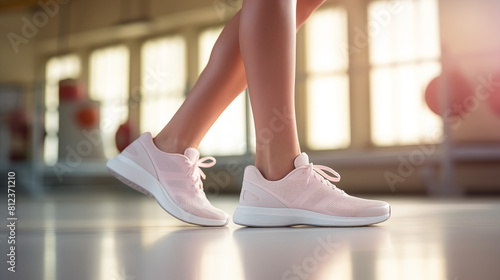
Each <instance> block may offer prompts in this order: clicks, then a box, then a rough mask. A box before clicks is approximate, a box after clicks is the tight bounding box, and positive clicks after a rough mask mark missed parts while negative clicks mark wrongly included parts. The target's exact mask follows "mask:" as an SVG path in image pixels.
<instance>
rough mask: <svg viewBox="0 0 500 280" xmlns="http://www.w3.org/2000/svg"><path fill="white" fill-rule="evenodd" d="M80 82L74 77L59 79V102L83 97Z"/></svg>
mask: <svg viewBox="0 0 500 280" xmlns="http://www.w3.org/2000/svg"><path fill="white" fill-rule="evenodd" d="M84 92H85V91H84V90H83V86H82V84H80V83H79V82H78V81H77V80H74V79H66V80H61V81H59V102H70V101H77V100H83V99H85V93H84Z"/></svg>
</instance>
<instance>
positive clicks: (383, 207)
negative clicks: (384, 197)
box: [357, 201, 391, 217]
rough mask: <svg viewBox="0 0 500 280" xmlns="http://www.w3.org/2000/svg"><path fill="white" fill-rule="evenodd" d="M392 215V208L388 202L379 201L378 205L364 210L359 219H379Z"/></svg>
mask: <svg viewBox="0 0 500 280" xmlns="http://www.w3.org/2000/svg"><path fill="white" fill-rule="evenodd" d="M390 213H391V206H390V205H389V203H387V202H383V201H378V203H376V204H374V205H372V206H369V207H366V208H363V209H362V210H361V211H360V212H359V213H358V215H357V216H358V217H378V216H384V215H387V214H390Z"/></svg>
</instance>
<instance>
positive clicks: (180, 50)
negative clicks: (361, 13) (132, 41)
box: [132, 36, 187, 135]
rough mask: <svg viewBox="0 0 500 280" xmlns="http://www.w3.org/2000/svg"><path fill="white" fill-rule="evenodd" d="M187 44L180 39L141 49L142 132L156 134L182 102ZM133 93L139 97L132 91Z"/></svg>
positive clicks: (166, 38) (154, 41) (148, 43)
mask: <svg viewBox="0 0 500 280" xmlns="http://www.w3.org/2000/svg"><path fill="white" fill-rule="evenodd" d="M185 49H186V43H185V40H184V38H183V37H182V36H169V37H165V38H160V39H155V40H151V41H148V42H146V43H145V44H144V46H143V48H142V68H141V71H142V73H141V75H142V80H141V81H142V82H141V84H142V85H141V88H140V92H142V100H141V123H140V126H141V131H150V132H151V133H152V134H153V135H156V134H157V133H158V132H160V130H161V129H162V128H163V127H164V126H165V124H166V123H167V122H168V121H169V120H170V119H171V118H172V116H173V115H174V114H175V112H176V111H177V109H178V108H179V107H180V105H181V104H182V102H183V101H184V94H185V88H186V82H187V77H186V51H185ZM132 94H140V93H139V92H138V91H135V90H133V91H132Z"/></svg>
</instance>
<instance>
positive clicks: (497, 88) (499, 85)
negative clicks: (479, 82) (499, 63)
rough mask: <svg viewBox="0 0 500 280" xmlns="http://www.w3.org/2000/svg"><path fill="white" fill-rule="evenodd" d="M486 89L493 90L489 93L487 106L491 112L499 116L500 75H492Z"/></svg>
mask: <svg viewBox="0 0 500 280" xmlns="http://www.w3.org/2000/svg"><path fill="white" fill-rule="evenodd" d="M488 88H490V89H492V90H493V91H491V92H490V97H489V100H488V104H490V107H491V109H492V110H493V112H495V113H496V114H498V115H500V73H497V74H496V75H493V78H492V79H491V83H490V85H489V87H488Z"/></svg>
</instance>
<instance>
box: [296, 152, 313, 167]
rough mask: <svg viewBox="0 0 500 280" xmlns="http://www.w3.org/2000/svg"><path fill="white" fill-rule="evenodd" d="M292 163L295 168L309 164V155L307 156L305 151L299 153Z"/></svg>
mask: <svg viewBox="0 0 500 280" xmlns="http://www.w3.org/2000/svg"><path fill="white" fill-rule="evenodd" d="M294 164H295V168H299V167H302V166H306V165H308V164H309V157H308V156H307V154H306V153H301V154H300V155H298V156H297V157H296V158H295V161H294Z"/></svg>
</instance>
